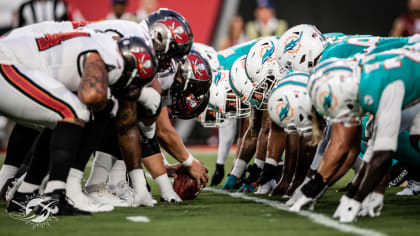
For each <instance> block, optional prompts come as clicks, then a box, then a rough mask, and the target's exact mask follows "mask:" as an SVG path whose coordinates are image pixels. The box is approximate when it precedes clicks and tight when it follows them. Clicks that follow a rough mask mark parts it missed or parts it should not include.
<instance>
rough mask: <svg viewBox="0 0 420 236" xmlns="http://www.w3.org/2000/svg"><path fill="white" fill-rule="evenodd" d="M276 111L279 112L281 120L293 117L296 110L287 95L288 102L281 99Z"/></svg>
mask: <svg viewBox="0 0 420 236" xmlns="http://www.w3.org/2000/svg"><path fill="white" fill-rule="evenodd" d="M279 109H280V111H279ZM276 113H277V114H279V119H280V121H283V120H290V119H292V117H293V114H294V111H293V108H292V107H290V105H289V99H287V97H286V102H284V101H281V102H279V103H278V104H277V106H276Z"/></svg>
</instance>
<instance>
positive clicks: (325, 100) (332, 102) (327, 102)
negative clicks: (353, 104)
mask: <svg viewBox="0 0 420 236" xmlns="http://www.w3.org/2000/svg"><path fill="white" fill-rule="evenodd" d="M319 101H320V103H322V106H323V107H324V110H328V109H330V110H334V109H335V108H336V107H337V97H336V96H334V95H333V94H332V91H331V86H330V85H328V91H322V92H321V93H320V94H319Z"/></svg>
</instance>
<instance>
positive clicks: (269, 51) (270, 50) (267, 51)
mask: <svg viewBox="0 0 420 236" xmlns="http://www.w3.org/2000/svg"><path fill="white" fill-rule="evenodd" d="M273 54H274V44H273V42H271V41H270V44H269V45H265V46H263V47H262V48H261V51H260V57H261V58H262V64H264V63H265V62H267V61H268V62H270V61H273V60H275V59H276V58H275V57H273Z"/></svg>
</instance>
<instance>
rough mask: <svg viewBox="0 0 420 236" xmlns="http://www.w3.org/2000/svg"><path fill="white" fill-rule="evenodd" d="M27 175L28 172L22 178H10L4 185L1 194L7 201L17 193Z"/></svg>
mask: <svg viewBox="0 0 420 236" xmlns="http://www.w3.org/2000/svg"><path fill="white" fill-rule="evenodd" d="M25 176H26V173H25V174H23V175H22V176H21V177H20V178H10V179H8V180H7V182H6V184H5V185H4V186H3V189H2V190H1V196H2V197H3V198H4V199H6V201H10V200H11V199H12V198H13V195H15V193H16V191H17V190H18V188H19V186H20V185H21V184H22V183H23V180H24V179H25Z"/></svg>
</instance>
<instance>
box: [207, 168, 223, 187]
mask: <svg viewBox="0 0 420 236" xmlns="http://www.w3.org/2000/svg"><path fill="white" fill-rule="evenodd" d="M223 177H225V165H221V164H216V169H215V170H214V172H213V175H212V176H211V181H210V186H217V185H219V184H220V182H222V180H223Z"/></svg>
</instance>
